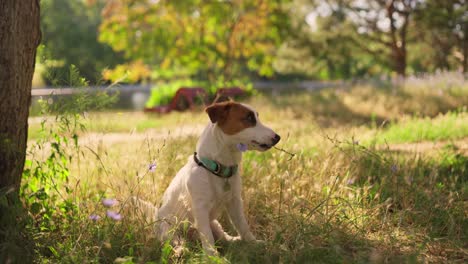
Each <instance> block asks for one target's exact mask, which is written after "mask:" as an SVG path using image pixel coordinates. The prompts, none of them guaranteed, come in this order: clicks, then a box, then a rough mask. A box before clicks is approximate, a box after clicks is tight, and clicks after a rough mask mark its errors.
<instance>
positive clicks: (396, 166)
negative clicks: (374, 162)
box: [390, 164, 398, 173]
mask: <svg viewBox="0 0 468 264" xmlns="http://www.w3.org/2000/svg"><path fill="white" fill-rule="evenodd" d="M390 170H392V172H393V173H397V172H398V165H396V164H393V165H392V167H390Z"/></svg>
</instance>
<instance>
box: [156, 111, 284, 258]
mask: <svg viewBox="0 0 468 264" xmlns="http://www.w3.org/2000/svg"><path fill="white" fill-rule="evenodd" d="M206 112H207V113H208V115H209V117H210V120H211V123H210V124H208V125H207V127H206V128H205V130H204V131H203V133H202V135H201V137H200V140H199V142H198V144H197V153H198V154H197V158H201V157H203V158H208V159H210V160H213V161H216V162H217V163H219V164H222V165H224V166H227V167H229V166H235V165H239V164H240V163H241V159H242V152H241V150H239V147H238V145H239V144H242V145H243V146H245V147H246V148H248V149H249V150H260V151H265V150H267V149H269V148H270V147H272V146H273V145H275V144H276V143H277V142H278V141H279V140H280V137H279V136H278V135H277V134H276V133H274V132H273V131H272V130H271V129H270V128H268V127H265V126H263V125H262V124H261V123H260V121H259V120H258V114H257V113H256V112H255V111H254V110H253V109H252V108H251V107H249V106H246V105H243V104H239V103H235V102H225V103H218V104H214V105H211V106H210V107H208V108H207V109H206ZM197 160H198V159H197ZM224 209H227V212H228V215H229V218H230V219H231V222H232V224H233V225H234V227H235V229H236V230H237V232H238V234H239V236H238V237H231V236H229V235H228V234H226V233H225V232H224V231H223V229H222V227H221V225H220V224H219V223H218V221H217V220H216V219H217V218H218V217H219V216H220V214H221V213H222V211H223V210H224ZM157 220H158V224H159V230H158V233H159V234H158V236H159V238H160V239H162V240H165V239H167V238H168V232H169V231H170V230H172V229H173V228H174V227H176V225H177V224H178V223H180V222H181V221H184V220H188V221H189V222H190V223H193V224H194V226H195V228H196V229H197V230H198V232H199V235H200V239H201V241H202V245H203V248H204V250H205V252H207V253H208V254H215V253H216V250H215V248H214V242H215V240H217V239H219V240H227V241H230V240H236V239H242V240H246V241H254V240H256V239H255V236H254V235H253V234H252V233H251V231H250V228H249V226H248V224H247V220H246V218H245V216H244V210H243V204H242V198H241V177H240V175H239V170H236V172H235V173H234V174H233V175H232V176H230V177H228V178H227V177H226V178H223V177H220V176H218V175H215V174H214V173H213V172H211V171H209V170H208V169H207V168H205V167H203V166H200V163H199V162H198V161H197V162H196V161H195V159H194V157H193V156H191V157H190V158H189V160H188V162H187V164H186V165H185V166H184V167H183V168H182V169H181V170H180V171H179V172H178V173H177V175H176V176H175V178H174V179H173V180H172V182H171V183H170V185H169V187H168V188H167V190H166V191H165V193H164V196H163V201H162V206H161V207H160V208H159V210H158V213H157Z"/></svg>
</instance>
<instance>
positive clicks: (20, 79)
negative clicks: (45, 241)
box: [0, 0, 41, 263]
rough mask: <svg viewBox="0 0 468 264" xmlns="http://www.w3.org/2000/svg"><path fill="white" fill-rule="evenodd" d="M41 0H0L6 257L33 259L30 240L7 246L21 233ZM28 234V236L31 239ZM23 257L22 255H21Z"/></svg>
mask: <svg viewBox="0 0 468 264" xmlns="http://www.w3.org/2000/svg"><path fill="white" fill-rule="evenodd" d="M40 35H41V34H40V28H39V1H38V0H22V1H15V0H3V1H0V124H1V125H0V262H2V263H28V262H30V261H31V259H29V258H28V256H30V255H29V254H25V251H27V249H26V248H27V246H26V244H27V243H25V242H24V241H22V242H21V243H17V245H16V249H18V250H21V254H19V253H18V252H14V251H13V250H12V249H11V248H5V247H4V242H5V241H7V240H8V241H9V242H10V243H13V242H11V241H12V240H14V238H12V237H15V236H16V237H17V236H19V235H18V234H19V233H20V232H19V231H18V229H21V223H20V221H19V217H17V214H16V213H15V212H16V209H17V208H18V207H19V206H18V203H16V202H17V201H18V199H17V197H18V189H19V187H20V183H21V175H22V172H23V166H24V160H25V156H26V140H27V134H28V115H29V105H30V101H31V81H32V76H33V72H34V63H35V58H36V47H37V46H38V45H39V42H40ZM27 239H28V238H26V240H25V241H27ZM15 256H16V257H21V260H19V259H15Z"/></svg>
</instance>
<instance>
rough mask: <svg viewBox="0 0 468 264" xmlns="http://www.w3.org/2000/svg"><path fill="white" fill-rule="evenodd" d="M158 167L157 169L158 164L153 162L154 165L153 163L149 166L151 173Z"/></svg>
mask: <svg viewBox="0 0 468 264" xmlns="http://www.w3.org/2000/svg"><path fill="white" fill-rule="evenodd" d="M156 167H157V165H156V162H153V163H151V164H150V165H149V166H148V170H149V171H150V172H153V171H155V170H156Z"/></svg>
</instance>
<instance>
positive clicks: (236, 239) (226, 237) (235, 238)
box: [224, 234, 241, 242]
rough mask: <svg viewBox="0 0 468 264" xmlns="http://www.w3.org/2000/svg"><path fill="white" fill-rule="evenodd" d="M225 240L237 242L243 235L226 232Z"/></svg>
mask: <svg viewBox="0 0 468 264" xmlns="http://www.w3.org/2000/svg"><path fill="white" fill-rule="evenodd" d="M224 240H225V241H227V242H236V241H240V240H241V237H240V236H230V235H228V234H225V235H224Z"/></svg>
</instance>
